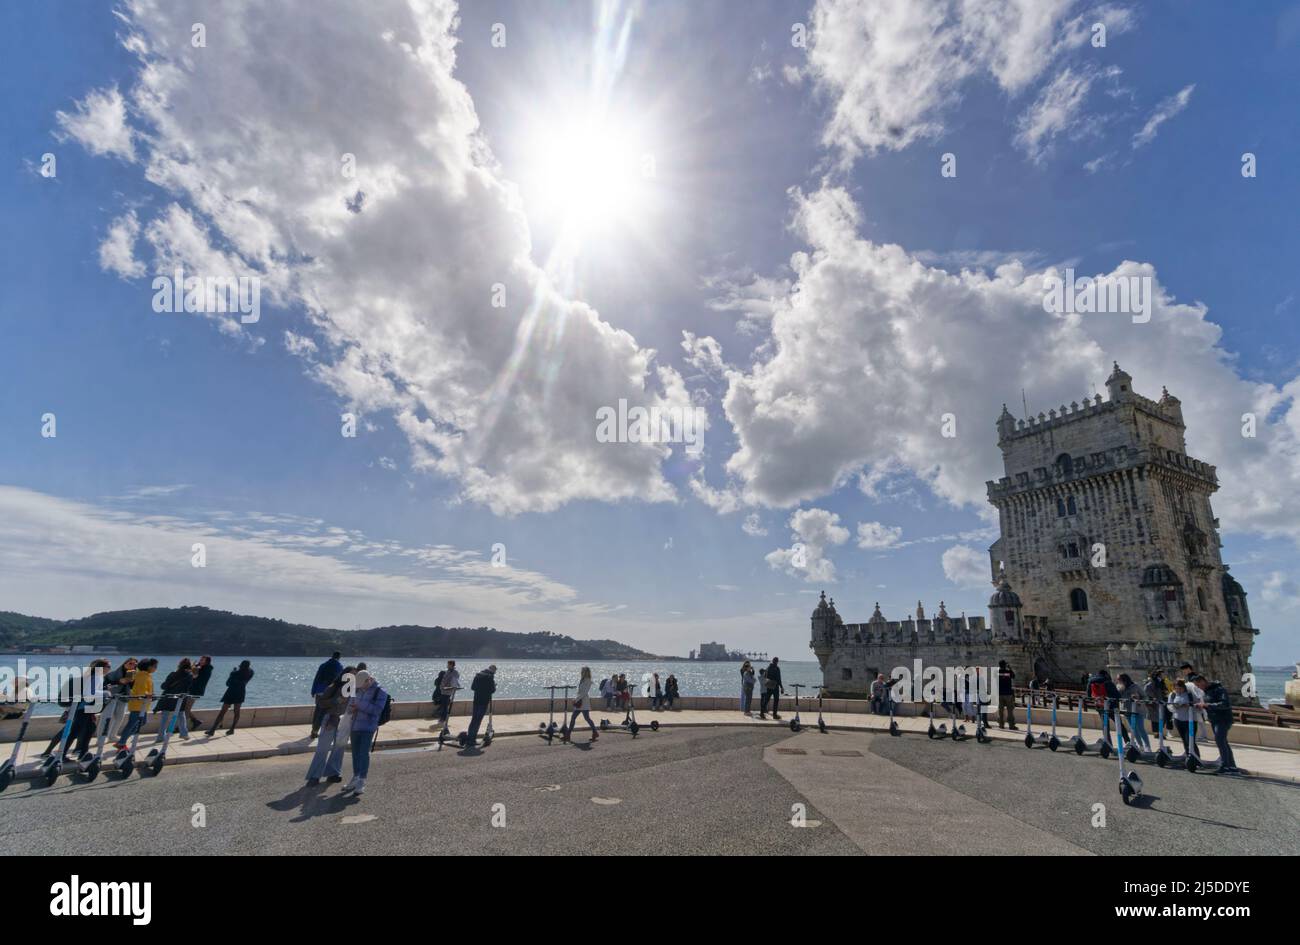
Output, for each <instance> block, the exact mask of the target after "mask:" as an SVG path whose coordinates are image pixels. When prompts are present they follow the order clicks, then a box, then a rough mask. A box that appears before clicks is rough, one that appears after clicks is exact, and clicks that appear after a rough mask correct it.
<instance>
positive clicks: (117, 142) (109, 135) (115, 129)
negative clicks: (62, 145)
mask: <svg viewBox="0 0 1300 945" xmlns="http://www.w3.org/2000/svg"><path fill="white" fill-rule="evenodd" d="M54 117H55V119H56V120H57V121H58V123H59V129H60V134H61V136H62V137H64V138H65V139H66V138H72V139H73V140H75V141H77V142H79V143H80V144H81V145H82V146H83V147H84V148H86V150H88V151H89V152H90V153H91V154H97V155H105V154H111V155H114V156H115V157H120V158H122V159H124V160H127V161H134V160H135V146H134V145H133V143H132V140H131V139H132V135H133V133H132V131H131V127H130V125H129V124H128V123H127V116H126V101H125V100H124V99H123V98H122V93H121V92H120V91H119V90H118V88H117V87H116V86H114V87H112V88H109V89H102V90H96V91H93V92H89V93H88V94H87V95H86V97H85V98H83V99H82V100H81V101H79V102H77V103H76V110H75V111H72V112H63V111H58V112H55V113H54Z"/></svg>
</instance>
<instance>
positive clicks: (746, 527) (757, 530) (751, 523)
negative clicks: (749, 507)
mask: <svg viewBox="0 0 1300 945" xmlns="http://www.w3.org/2000/svg"><path fill="white" fill-rule="evenodd" d="M740 530H741V531H743V532H744V533H745V534H746V535H749V536H750V537H751V538H761V537H762V536H763V535H766V534H767V529H766V528H764V527H763V522H762V519H760V518H759V517H758V513H757V512H750V513H749V514H748V515H746V516H745V521H744V524H742V525H741V526H740Z"/></svg>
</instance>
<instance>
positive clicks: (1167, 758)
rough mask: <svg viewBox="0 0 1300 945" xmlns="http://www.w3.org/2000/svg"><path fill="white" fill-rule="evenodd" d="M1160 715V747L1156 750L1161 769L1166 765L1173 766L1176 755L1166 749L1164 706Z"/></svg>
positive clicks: (1157, 762)
mask: <svg viewBox="0 0 1300 945" xmlns="http://www.w3.org/2000/svg"><path fill="white" fill-rule="evenodd" d="M1159 715H1160V722H1159V727H1160V744H1159V746H1158V747H1157V748H1156V764H1158V765H1159V766H1160V767H1162V768H1163V767H1165V766H1166V765H1171V764H1173V763H1174V753H1173V752H1171V751H1170V750H1169V749H1168V748H1167V747H1165V708H1164V706H1161V707H1160V713H1159Z"/></svg>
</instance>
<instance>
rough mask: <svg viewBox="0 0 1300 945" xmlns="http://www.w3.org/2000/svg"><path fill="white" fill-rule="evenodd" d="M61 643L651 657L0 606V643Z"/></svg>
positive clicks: (256, 651) (252, 621)
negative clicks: (37, 613) (52, 615)
mask: <svg viewBox="0 0 1300 945" xmlns="http://www.w3.org/2000/svg"><path fill="white" fill-rule="evenodd" d="M59 644H70V645H78V644H80V645H96V646H113V647H116V648H117V649H119V650H121V651H123V652H125V653H134V654H137V655H141V656H144V655H146V654H149V653H199V652H202V653H210V654H212V655H213V656H317V655H319V654H321V653H328V652H330V651H331V650H335V649H339V650H346V651H348V652H350V653H356V654H360V655H366V656H390V657H400V656H410V657H440V656H461V657H479V658H485V659H590V660H599V659H650V658H652V654H650V653H645V652H643V651H641V650H638V649H635V648H634V647H630V646H626V645H625V644H622V643H618V642H616V641H614V640H575V639H573V638H572V637H567V636H563V635H560V634H554V633H549V632H547V631H538V632H535V633H509V632H506V631H503V630H495V629H493V628H490V627H472V628H471V627H450V628H448V627H420V626H394V627H375V628H374V629H370V630H327V629H322V628H320V627H312V626H308V625H306V624H299V623H287V622H285V621H283V620H274V619H271V618H269V617H253V616H248V615H245V614H234V613H230V612H229V611H225V610H211V609H209V608H207V607H149V608H145V609H142V610H114V611H108V612H106V613H100V614H92V615H91V616H89V617H83V618H81V619H80V620H67V621H59V620H49V619H47V618H44V617H28V616H25V615H23V614H16V613H9V612H5V611H0V646H3V647H4V648H5V649H9V650H21V649H24V648H28V647H40V646H52V645H59Z"/></svg>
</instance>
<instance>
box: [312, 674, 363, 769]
mask: <svg viewBox="0 0 1300 945" xmlns="http://www.w3.org/2000/svg"><path fill="white" fill-rule="evenodd" d="M355 674H356V670H355V669H353V668H352V667H351V666H345V667H343V669H342V672H340V673H339V677H338V679H336V680H334V681H333V682H332V683H330V684H329V685H328V686H326V687H325V691H324V692H322V693H320V694H319V695H318V696H316V707H317V708H318V709H319V710H321V711H320V736H319V737H320V741H318V742H317V743H316V753H315V754H314V755H312V759H311V765H310V766H309V767H308V768H307V783H308V784H320V779H321V776H322V775H324V777H325V780H326V781H327V782H328V783H330V784H337V783H338V782H340V781H342V780H343V749H344V747H345V746H346V745H347V743H348V735H349V733H350V732H351V730H352V716H351V715H349V714H348V713H347V710H348V702H349V698H348V688H349V684H350V683H351V682H352V681H353V678H354V676H355ZM345 720H346V722H345Z"/></svg>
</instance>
